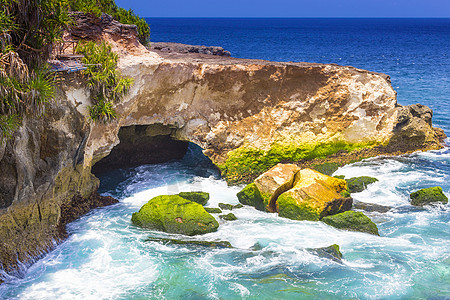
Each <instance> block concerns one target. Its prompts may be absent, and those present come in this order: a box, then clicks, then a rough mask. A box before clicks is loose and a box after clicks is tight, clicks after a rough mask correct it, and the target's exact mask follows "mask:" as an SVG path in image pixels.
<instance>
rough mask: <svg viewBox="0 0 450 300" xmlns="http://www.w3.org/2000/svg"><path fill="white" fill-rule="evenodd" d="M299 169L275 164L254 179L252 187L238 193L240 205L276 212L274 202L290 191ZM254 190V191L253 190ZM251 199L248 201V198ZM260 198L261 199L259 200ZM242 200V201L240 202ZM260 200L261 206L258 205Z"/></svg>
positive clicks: (288, 165) (293, 166)
mask: <svg viewBox="0 0 450 300" xmlns="http://www.w3.org/2000/svg"><path fill="white" fill-rule="evenodd" d="M299 170H300V168H299V167H297V166H296V165H293V164H277V165H276V166H275V167H273V168H271V169H270V170H268V171H267V172H265V173H263V174H261V175H260V176H259V177H258V178H256V179H255V181H254V182H253V183H254V186H247V187H246V188H244V190H245V191H244V190H242V191H241V192H240V193H238V195H237V196H238V199H239V201H240V202H241V203H243V204H247V205H251V204H249V203H254V204H255V205H253V206H255V207H257V208H262V207H264V209H265V210H267V211H269V212H276V211H277V208H276V200H277V198H278V196H279V195H281V194H282V193H284V192H285V191H287V190H289V189H291V188H292V187H293V185H294V180H295V176H296V174H297V172H298V171H299ZM255 188H256V190H257V191H256V190H254V189H255ZM252 196H253V197H254V198H253V199H249V198H250V197H252ZM259 197H261V198H259ZM241 198H242V201H241ZM261 200H262V202H263V203H262V204H261V203H259V202H260V201H261ZM261 210H262V209H261Z"/></svg>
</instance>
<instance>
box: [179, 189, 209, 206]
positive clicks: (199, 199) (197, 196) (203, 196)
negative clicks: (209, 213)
mask: <svg viewBox="0 0 450 300" xmlns="http://www.w3.org/2000/svg"><path fill="white" fill-rule="evenodd" d="M178 196H180V197H181V198H184V199H187V200H190V201H193V202H196V203H198V204H201V205H206V203H208V200H209V193H206V192H181V193H179V194H178Z"/></svg>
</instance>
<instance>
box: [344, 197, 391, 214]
mask: <svg viewBox="0 0 450 300" xmlns="http://www.w3.org/2000/svg"><path fill="white" fill-rule="evenodd" d="M353 208H356V209H361V210H365V211H368V212H379V213H385V212H388V211H389V210H391V209H392V207H391V206H384V205H380V204H375V203H367V202H361V201H357V200H353Z"/></svg>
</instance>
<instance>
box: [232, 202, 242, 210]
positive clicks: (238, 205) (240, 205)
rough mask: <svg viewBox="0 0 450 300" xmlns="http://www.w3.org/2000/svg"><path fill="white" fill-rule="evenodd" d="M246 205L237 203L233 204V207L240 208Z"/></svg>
mask: <svg viewBox="0 0 450 300" xmlns="http://www.w3.org/2000/svg"><path fill="white" fill-rule="evenodd" d="M243 207H244V205H242V204H240V203H239V204H236V205H233V209H239V208H243Z"/></svg>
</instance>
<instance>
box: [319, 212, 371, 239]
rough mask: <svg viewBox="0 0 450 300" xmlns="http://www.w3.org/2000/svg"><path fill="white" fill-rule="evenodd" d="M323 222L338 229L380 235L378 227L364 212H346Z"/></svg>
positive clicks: (327, 218)
mask: <svg viewBox="0 0 450 300" xmlns="http://www.w3.org/2000/svg"><path fill="white" fill-rule="evenodd" d="M321 221H322V222H324V223H325V224H328V225H330V226H333V227H336V228H338V229H344V230H350V231H360V232H367V233H370V234H375V235H379V234H378V227H377V225H375V223H374V222H372V220H371V219H370V218H369V217H367V216H366V215H365V214H363V213H362V212H356V211H346V212H343V213H340V214H336V215H333V216H328V217H325V218H323V219H322V220H321Z"/></svg>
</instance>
